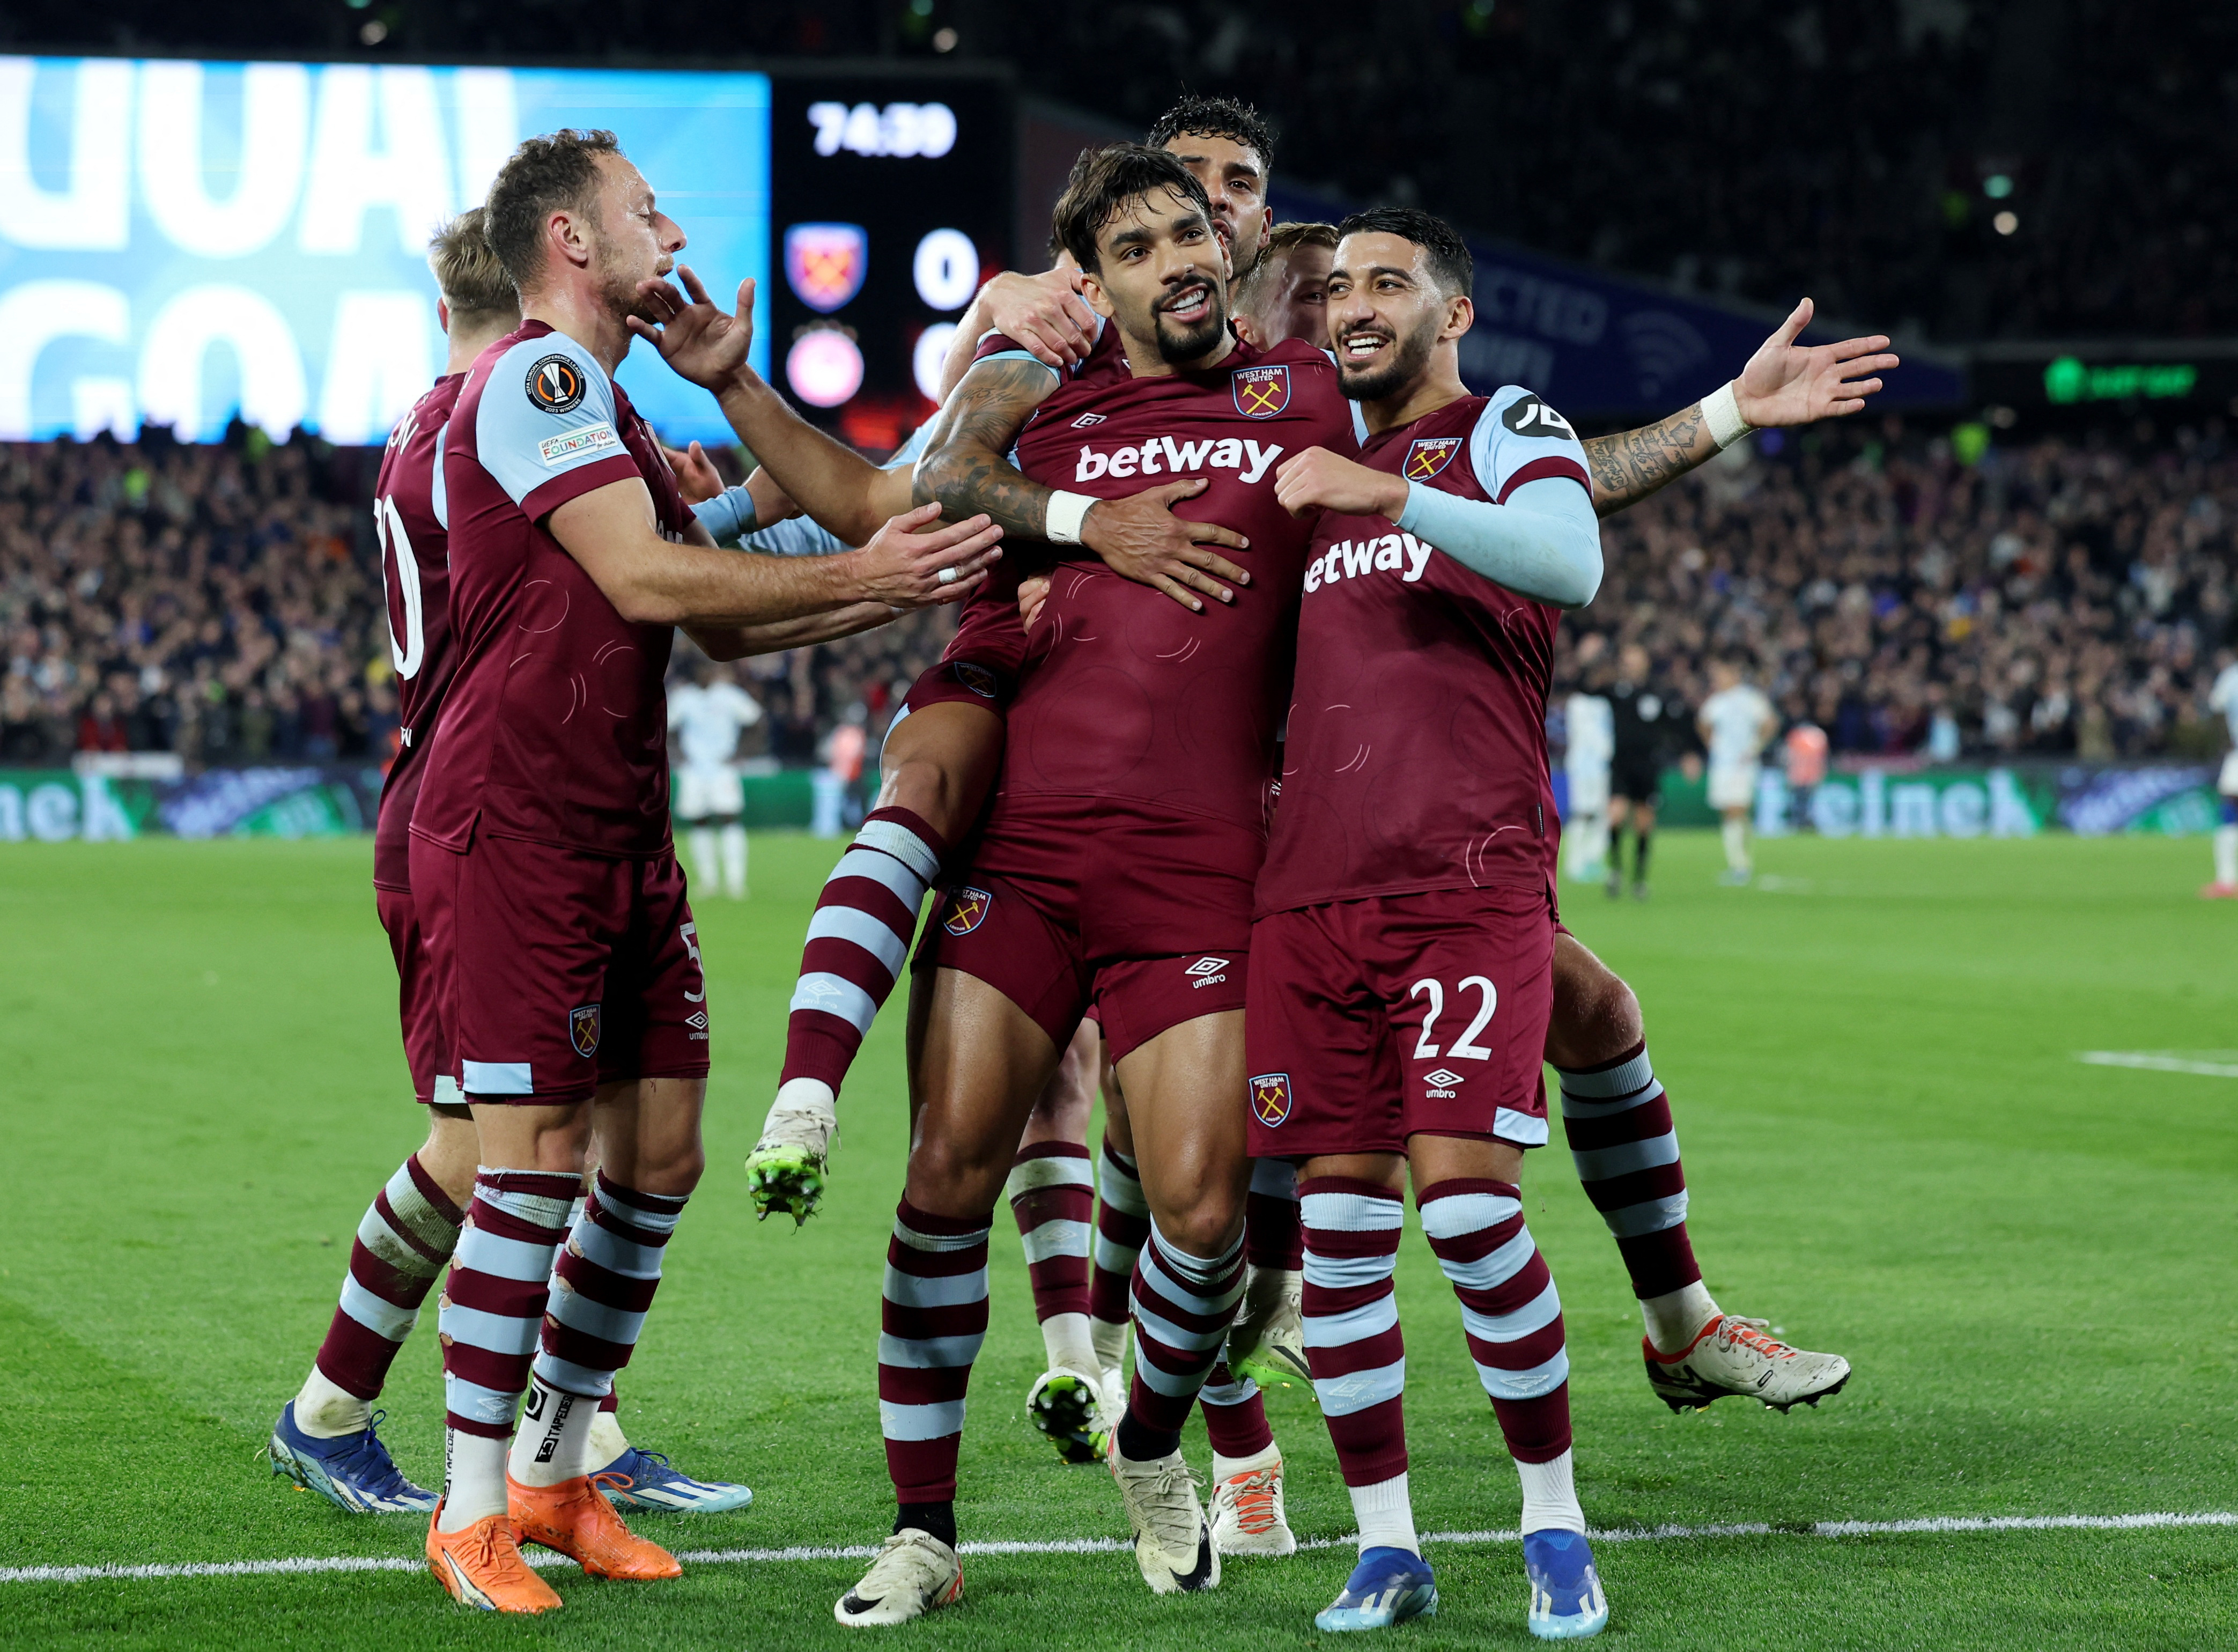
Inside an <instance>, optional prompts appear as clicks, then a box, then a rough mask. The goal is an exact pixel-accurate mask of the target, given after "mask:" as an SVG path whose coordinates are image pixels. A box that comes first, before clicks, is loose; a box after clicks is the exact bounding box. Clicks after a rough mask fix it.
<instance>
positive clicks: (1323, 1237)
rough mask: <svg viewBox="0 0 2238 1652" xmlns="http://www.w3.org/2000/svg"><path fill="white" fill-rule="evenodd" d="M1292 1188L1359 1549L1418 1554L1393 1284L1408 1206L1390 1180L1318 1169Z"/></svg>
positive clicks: (1316, 1351) (1332, 1436) (1323, 1384)
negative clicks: (1323, 1173)
mask: <svg viewBox="0 0 2238 1652" xmlns="http://www.w3.org/2000/svg"><path fill="white" fill-rule="evenodd" d="M1298 1191H1299V1192H1300V1194H1301V1195H1302V1196H1303V1197H1302V1198H1301V1200H1300V1211H1301V1215H1302V1216H1303V1217H1304V1219H1305V1271H1306V1284H1305V1297H1304V1301H1303V1304H1302V1308H1301V1311H1302V1313H1303V1315H1304V1318H1305V1324H1306V1358H1307V1360H1308V1362H1309V1363H1311V1364H1312V1366H1313V1371H1314V1397H1315V1398H1316V1399H1318V1400H1319V1401H1320V1402H1321V1415H1322V1416H1324V1417H1326V1418H1327V1419H1328V1431H1329V1440H1330V1442H1331V1443H1333V1444H1334V1446H1335V1447H1336V1460H1337V1466H1338V1468H1339V1469H1340V1470H1342V1472H1343V1474H1344V1483H1345V1485H1346V1487H1347V1489H1349V1490H1350V1491H1351V1493H1352V1502H1353V1512H1354V1515H1355V1516H1357V1517H1358V1518H1359V1521H1360V1545H1361V1553H1363V1554H1365V1553H1366V1552H1367V1550H1368V1549H1372V1548H1378V1547H1388V1548H1395V1549H1414V1551H1415V1552H1416V1553H1418V1554H1419V1553H1420V1549H1419V1548H1418V1547H1417V1546H1416V1544H1415V1543H1414V1516H1413V1514H1412V1512H1411V1506H1410V1504H1409V1503H1408V1500H1407V1421H1406V1412H1405V1394H1406V1389H1407V1343H1406V1340H1405V1338H1404V1337H1402V1336H1401V1335H1400V1330H1399V1304H1398V1301H1397V1298H1396V1297H1394V1296H1393V1294H1392V1286H1391V1275H1392V1270H1393V1269H1394V1267H1396V1266H1397V1264H1398V1261H1399V1235H1400V1230H1401V1228H1402V1227H1403V1226H1404V1225H1405V1223H1406V1210H1405V1207H1404V1206H1402V1205H1401V1204H1400V1202H1399V1198H1398V1196H1397V1195H1396V1194H1394V1192H1393V1191H1391V1190H1390V1189H1388V1188H1387V1187H1384V1186H1382V1185H1381V1184H1378V1183H1375V1182H1366V1181H1360V1180H1357V1179H1355V1178H1351V1177H1346V1176H1316V1177H1314V1178H1310V1179H1308V1180H1307V1181H1304V1182H1301V1183H1300V1184H1299V1185H1298Z"/></svg>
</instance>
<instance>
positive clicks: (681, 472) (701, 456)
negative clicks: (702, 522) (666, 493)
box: [660, 441, 723, 505]
mask: <svg viewBox="0 0 2238 1652" xmlns="http://www.w3.org/2000/svg"><path fill="white" fill-rule="evenodd" d="M660 456H661V457H662V458H664V459H665V460H667V461H668V468H670V469H671V470H672V471H674V472H675V473H676V486H677V488H679V490H680V491H681V492H682V493H683V494H684V502H685V504H687V505H704V504H705V503H706V502H707V501H709V500H711V499H712V498H714V496H715V495H716V494H719V493H721V492H722V491H723V478H722V477H721V475H720V474H718V473H717V471H716V469H715V461H713V460H712V459H710V458H708V457H707V450H706V449H705V448H703V447H701V446H700V445H699V443H698V442H696V441H695V442H693V443H692V446H691V447H690V448H688V449H686V450H685V452H682V453H679V452H677V450H676V449H675V448H672V447H670V446H668V444H667V443H665V442H663V443H662V444H661V448H660Z"/></svg>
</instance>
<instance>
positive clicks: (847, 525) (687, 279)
mask: <svg viewBox="0 0 2238 1652" xmlns="http://www.w3.org/2000/svg"><path fill="white" fill-rule="evenodd" d="M676 275H677V279H678V280H679V281H681V282H683V283H684V292H683V293H680V294H679V292H678V291H677V290H676V289H674V288H673V287H671V286H670V285H669V284H668V283H667V282H661V281H653V282H646V283H645V284H644V285H643V286H642V287H640V288H639V289H638V296H639V299H640V301H642V302H643V303H644V304H645V306H646V308H647V309H650V310H652V312H653V314H655V315H658V316H659V318H660V319H659V321H658V322H648V321H646V320H645V319H644V318H642V317H641V316H637V315H632V316H631V317H630V318H629V324H630V328H631V330H632V332H634V333H636V334H637V335H639V337H640V338H644V339H646V340H649V341H650V342H652V345H653V347H654V348H657V349H658V350H659V352H660V355H661V359H662V360H663V361H665V362H667V363H668V365H669V366H670V367H672V368H674V369H675V370H676V371H677V373H678V374H679V375H682V376H683V377H685V378H687V379H689V380H691V381H692V383H694V384H697V385H699V386H701V387H703V388H705V389H708V390H712V391H713V392H714V394H715V399H716V401H718V403H720V404H721V406H722V409H723V416H724V417H725V419H727V420H729V421H730V424H731V428H732V430H734V431H736V432H737V433H738V440H739V441H743V442H745V444H746V446H747V448H750V449H751V450H752V453H753V454H754V456H755V458H757V459H758V460H759V461H761V462H762V465H763V467H764V468H766V469H767V470H768V471H769V472H770V474H771V475H772V476H773V477H774V478H775V479H776V480H777V482H778V485H779V486H780V487H781V488H783V489H784V490H785V493H786V494H789V495H790V496H791V499H792V500H793V501H794V502H795V503H797V504H798V506H799V507H800V508H801V509H803V510H804V511H806V512H807V513H808V514H810V515H811V516H813V517H814V518H815V519H816V520H817V521H819V522H821V523H823V524H824V527H828V528H830V529H831V531H832V532H833V533H835V534H838V536H839V537H840V538H841V539H843V540H844V541H847V542H848V543H849V544H850V545H859V544H862V543H863V542H864V541H866V540H868V539H870V538H871V535H872V534H875V533H877V531H878V527H879V524H881V523H882V522H884V521H887V520H888V519H890V518H891V517H893V516H896V515H897V514H900V513H901V512H903V511H905V510H907V509H908V508H909V506H910V496H909V479H908V478H907V477H906V476H902V475H897V474H895V473H892V472H889V471H884V470H881V469H879V468H878V467H877V466H876V465H874V464H872V463H871V461H869V460H867V459H865V458H864V457H863V455H862V454H858V453H857V452H856V451H855V450H854V449H853V448H850V447H848V446H847V445H846V444H845V443H844V442H840V441H833V440H832V439H831V437H830V436H827V435H824V433H823V432H822V431H821V430H818V428H816V427H815V426H814V425H812V424H810V423H809V422H808V421H806V420H805V419H803V418H802V417H800V416H799V415H798V414H796V413H795V412H793V410H792V408H791V407H790V406H789V405H787V403H786V401H785V398H784V397H783V396H781V395H778V393H777V392H776V391H775V390H773V389H771V388H770V387H769V385H768V384H767V383H765V381H763V379H762V376H761V375H759V374H758V373H756V372H755V371H754V370H753V368H752V367H751V366H749V365H748V364H747V361H746V355H747V352H748V351H749V350H750V349H751V348H752V345H753V339H754V322H753V315H754V283H753V282H752V281H751V280H748V281H743V282H739V283H738V306H737V308H736V309H734V310H732V311H729V312H725V310H724V309H721V307H720V306H718V305H717V304H716V303H715V302H714V301H713V300H712V299H711V298H709V297H708V295H707V289H705V287H704V286H702V285H701V284H700V282H699V276H698V275H695V274H693V273H692V269H691V268H690V266H688V265H679V266H678V267H677V271H676Z"/></svg>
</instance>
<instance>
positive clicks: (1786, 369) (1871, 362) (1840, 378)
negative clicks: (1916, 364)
mask: <svg viewBox="0 0 2238 1652" xmlns="http://www.w3.org/2000/svg"><path fill="white" fill-rule="evenodd" d="M1811 314H1812V305H1811V301H1810V300H1809V299H1807V298H1806V299H1804V301H1803V302H1801V303H1799V304H1798V305H1797V306H1796V307H1795V309H1794V310H1793V312H1792V313H1791V314H1790V315H1789V316H1788V318H1787V319H1786V320H1785V321H1784V322H1781V323H1780V325H1779V330H1778V331H1777V332H1775V333H1774V334H1773V335H1771V337H1770V338H1768V339H1766V340H1765V342H1763V343H1762V344H1761V345H1759V346H1758V348H1757V353H1756V354H1755V355H1751V357H1749V359H1748V365H1747V366H1746V367H1744V368H1742V369H1741V372H1740V376H1739V377H1738V378H1737V379H1735V380H1734V381H1733V401H1734V404H1735V405H1736V407H1738V409H1739V411H1740V415H1741V418H1742V420H1743V421H1745V422H1746V423H1747V424H1749V425H1750V426H1751V427H1753V428H1757V429H1760V430H1761V429H1771V428H1778V427H1781V426H1784V425H1798V424H1809V423H1810V422H1811V421H1813V420H1814V419H1840V418H1846V417H1847V416H1848V415H1851V414H1852V413H1856V412H1857V411H1858V410H1859V409H1861V408H1864V405H1865V398H1866V397H1867V396H1869V395H1873V394H1874V393H1875V392H1877V391H1878V390H1879V388H1881V381H1880V380H1879V379H1878V378H1877V377H1870V378H1869V377H1862V376H1860V375H1867V374H1872V375H1877V374H1880V373H1884V372H1886V371H1887V370H1888V369H1889V368H1892V367H1894V366H1896V365H1897V358H1896V357H1895V356H1893V355H1888V354H1886V351H1887V349H1888V340H1887V339H1885V338H1884V337H1880V336H1878V335H1876V336H1874V337H1871V338H1849V339H1844V340H1843V341H1842V342H1840V343H1838V344H1815V345H1798V343H1796V342H1795V341H1796V339H1797V338H1798V337H1799V336H1801V335H1802V332H1803V329H1804V328H1806V327H1808V326H1809V325H1810V324H1811ZM1717 455H1718V444H1717V442H1716V441H1713V440H1712V438H1711V435H1710V428H1709V421H1707V420H1706V419H1705V418H1704V417H1703V415H1702V404H1701V403H1700V402H1696V403H1695V404H1694V405H1693V406H1692V407H1691V408H1687V409H1686V410H1685V412H1683V413H1674V414H1672V415H1671V416H1670V417H1669V418H1667V419H1664V420H1661V421H1659V422H1657V423H1655V424H1651V425H1648V426H1645V427H1644V428H1641V429H1638V430H1626V431H1624V432H1622V433H1620V434H1619V435H1613V436H1595V437H1594V438H1593V439H1592V441H1588V442H1587V443H1586V462H1587V463H1588V464H1590V465H1591V466H1592V472H1593V509H1594V510H1595V512H1597V513H1598V514H1600V515H1603V516H1611V515H1613V514H1616V513H1617V512H1618V511H1620V510H1622V509H1624V508H1626V506H1628V505H1636V504H1638V503H1639V501H1641V500H1643V499H1645V498H1646V497H1647V496H1648V495H1649V494H1652V493H1653V492H1654V491H1655V490H1656V489H1657V488H1660V487H1662V486H1663V485H1664V483H1665V482H1667V481H1672V479H1673V478H1675V477H1679V476H1683V475H1685V474H1686V473H1687V472H1688V471H1690V470H1692V469H1693V468H1695V467H1696V466H1697V465H1700V464H1704V463H1705V462H1707V461H1710V460H1712V459H1714V458H1716V457H1717Z"/></svg>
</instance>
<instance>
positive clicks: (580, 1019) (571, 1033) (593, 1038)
mask: <svg viewBox="0 0 2238 1652" xmlns="http://www.w3.org/2000/svg"><path fill="white" fill-rule="evenodd" d="M603 1008H604V1006H603V1005H597V1004H585V1005H579V1007H577V1008H575V1009H572V1010H570V1011H568V1012H567V1042H568V1043H570V1044H572V1045H574V1046H575V1053H576V1054H577V1055H579V1056H594V1055H596V1054H598V1053H599V1032H601V1031H602V1030H603V1028H604V1026H605V1023H606V1017H605V1016H604V1014H603V1013H601V1012H602V1010H603Z"/></svg>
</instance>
